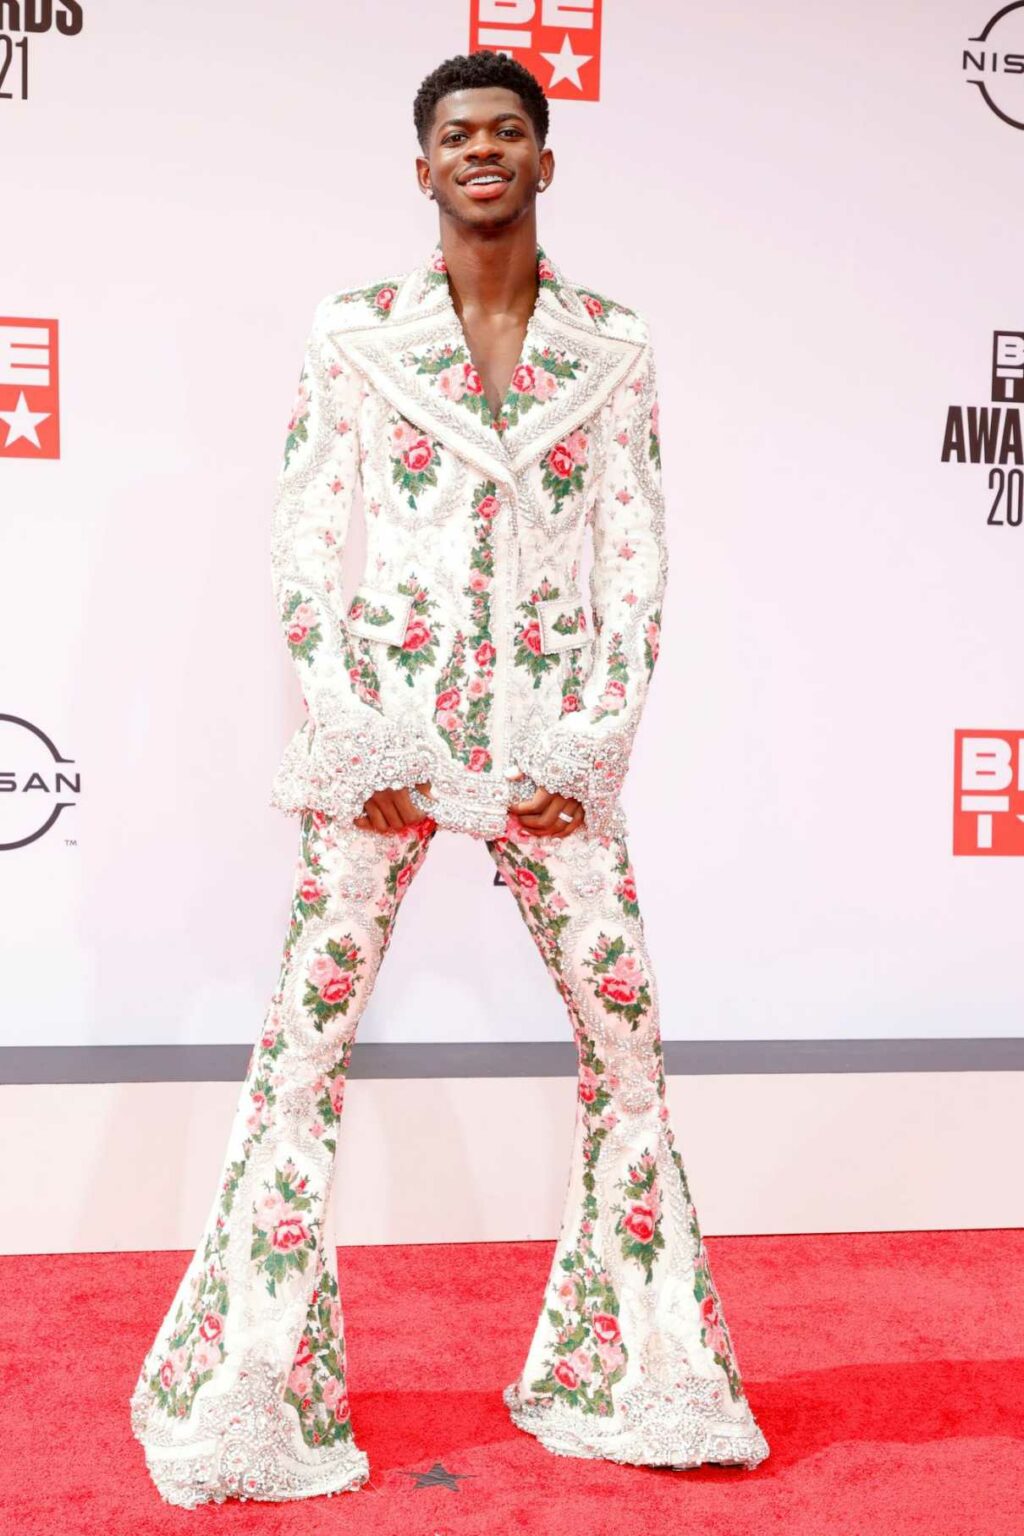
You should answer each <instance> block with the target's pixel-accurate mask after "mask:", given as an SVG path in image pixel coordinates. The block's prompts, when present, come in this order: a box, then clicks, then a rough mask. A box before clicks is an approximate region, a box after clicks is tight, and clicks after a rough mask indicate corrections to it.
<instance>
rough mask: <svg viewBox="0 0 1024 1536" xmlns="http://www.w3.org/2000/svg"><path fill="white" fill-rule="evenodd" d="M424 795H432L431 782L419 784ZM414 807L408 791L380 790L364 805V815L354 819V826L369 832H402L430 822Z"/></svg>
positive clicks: (418, 787) (417, 786)
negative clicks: (421, 823)
mask: <svg viewBox="0 0 1024 1536" xmlns="http://www.w3.org/2000/svg"><path fill="white" fill-rule="evenodd" d="M416 788H417V789H418V790H420V792H421V793H422V794H424V795H429V794H430V780H429V779H427V780H426V782H425V783H423V784H417V785H416ZM428 819H429V818H428V817H425V816H424V814H423V812H422V811H418V810H417V809H416V807H415V806H414V805H413V803H412V800H411V799H410V796H409V791H408V790H407V789H378V790H376V791H375V792H374V793H373V794H372V795H371V796H370V798H369V800H367V801H365V802H364V804H363V814H362V815H361V816H355V817H353V821H352V825H353V826H356V827H364V828H365V829H366V831H368V832H400V831H401V830H402V828H403V827H415V826H417V825H418V824H419V823H420V822H421V821H426V820H428Z"/></svg>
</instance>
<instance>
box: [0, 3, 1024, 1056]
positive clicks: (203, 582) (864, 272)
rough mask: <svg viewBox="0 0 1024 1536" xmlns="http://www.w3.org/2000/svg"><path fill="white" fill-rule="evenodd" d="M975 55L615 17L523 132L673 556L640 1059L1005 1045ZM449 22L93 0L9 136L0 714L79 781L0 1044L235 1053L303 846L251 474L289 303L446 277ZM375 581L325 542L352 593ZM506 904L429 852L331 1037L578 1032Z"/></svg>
mask: <svg viewBox="0 0 1024 1536" xmlns="http://www.w3.org/2000/svg"><path fill="white" fill-rule="evenodd" d="M985 20H986V15H983V14H981V12H979V11H978V9H977V6H969V5H967V4H959V3H952V0H941V3H937V0H931V3H929V4H927V5H926V4H924V3H918V4H914V3H912V0H896V3H893V0H890V3H886V4H885V5H883V4H881V3H880V0H876V3H875V4H868V5H861V6H857V7H847V8H843V7H838V6H829V7H821V6H820V5H815V4H812V3H811V0H794V3H793V4H791V5H789V6H786V7H782V8H779V7H771V8H769V9H768V10H765V9H763V8H761V7H757V6H754V5H752V4H751V5H748V6H746V7H744V8H728V9H726V10H722V9H720V8H715V7H707V6H696V5H693V4H691V3H685V4H682V5H680V4H679V0H647V3H646V4H645V5H644V6H643V7H642V8H640V9H639V10H638V8H637V7H636V6H627V5H625V4H624V3H622V0H606V11H605V17H604V39H603V61H602V85H601V97H602V99H601V101H600V102H599V103H596V104H585V103H572V102H562V101H558V102H553V103H552V122H553V127H552V134H551V138H550V141H549V142H550V143H551V146H552V148H553V149H554V151H555V156H556V162H557V170H556V175H555V180H554V183H553V185H552V187H551V190H550V191H549V192H548V193H547V194H546V195H545V196H544V197H543V198H542V199H541V203H540V213H541V226H540V237H541V240H542V242H543V244H544V245H545V247H546V248H547V250H548V251H549V253H550V254H551V256H552V257H553V258H554V260H555V261H556V262H557V263H558V264H559V265H560V266H561V267H562V269H563V270H564V271H565V272H566V274H567V275H568V276H569V277H570V278H573V279H576V280H579V281H581V282H585V283H587V284H590V285H593V286H594V287H595V288H597V289H598V290H599V291H602V292H605V293H609V294H611V295H612V296H614V297H616V298H618V299H620V300H621V301H622V302H625V303H627V304H631V305H634V306H635V307H637V308H639V309H641V310H642V311H643V312H644V313H646V314H647V316H648V317H649V319H650V321H651V324H652V329H653V336H654V341H655V347H656V352H657V355H658V359H659V379H660V386H661V405H662V422H663V458H664V466H665V469H664V474H665V483H666V491H667V495H668V518H669V540H670V559H671V569H670V576H669V591H668V599H667V604H666V613H665V624H664V634H663V646H662V655H661V660H660V662H659V667H658V671H657V673H656V676H655V681H654V684H653V686H652V691H651V695H650V699H649V702H648V706H647V710H646V714H645V717H644V722H643V726H642V729H641V732H640V737H639V739H638V744H637V748H636V751H635V754H634V759H633V764H632V767H631V771H630V776H629V779H628V781H627V785H626V791H625V797H624V803H625V805H626V809H627V813H628V815H629V820H630V828H631V836H630V844H631V851H632V854H633V860H634V865H635V868H636V872H637V881H638V890H639V899H640V903H641V909H642V910H643V912H644V916H645V923H646V926H647V933H648V937H649V941H650V946H651V950H652V955H653V959H654V963H655V966H656V969H657V972H658V977H659V985H660V991H661V1001H662V1029H663V1033H664V1035H665V1036H666V1038H673V1037H677V1036H687V1037H694V1038H700V1039H715V1038H722V1039H729V1038H751V1037H768V1038H780V1037H788V1038H801V1037H806V1038H821V1037H842V1036H910V1035H922V1036H930V1035H971V1034H979V1035H999V1034H1004V1035H1008V1034H1012V1033H1017V1032H1019V1029H1020V1019H1021V1004H1022V1001H1024V981H1022V975H1021V970H1020V967H1019V965H1017V964H1016V960H1017V956H1018V953H1019V923H1020V918H1019V913H1020V899H1019V885H1020V865H1019V863H1018V862H1016V861H1015V860H1014V859H1013V858H998V857H992V858H972V857H955V856H954V855H953V852H952V840H951V825H952V816H953V732H954V730H955V729H956V728H958V727H963V726H970V727H985V728H995V727H1011V726H1018V725H1024V720H1022V719H1021V717H1020V714H1019V709H1020V702H1021V686H1020V670H1019V668H1020V625H1019V611H1020V592H1021V585H1020V579H1021V567H1022V557H1021V550H1022V540H1024V532H1022V530H1020V529H1016V528H1007V527H1003V528H996V527H990V526H987V524H986V514H987V509H988V504H989V500H990V495H989V492H988V490H987V486H986V478H985V476H986V471H985V470H984V469H983V468H982V467H978V466H963V465H960V466H954V465H950V464H943V463H941V462H940V448H941V443H942V436H943V430H944V426H945V420H946V411H947V408H948V405H949V403H950V402H958V401H967V400H970V401H980V402H984V401H985V400H986V399H988V398H989V394H988V390H989V374H990V366H991V344H992V332H993V331H994V330H996V329H1000V328H1003V329H1006V328H1009V329H1012V328H1014V327H1016V328H1018V329H1020V328H1024V309H1022V304H1024V300H1022V296H1021V284H1020V254H1019V240H1017V239H1016V237H1012V238H1011V226H1012V224H1013V221H1014V220H1015V219H1016V217H1017V215H1016V212H1015V207H1014V203H1013V194H1012V191H1011V189H1013V188H1015V187H1017V186H1019V177H1020V161H1021V154H1022V150H1024V137H1022V135H1021V133H1020V132H1017V131H1015V130H1014V129H1013V128H1011V127H1009V126H1007V125H1006V124H1005V123H1003V122H1002V121H1000V119H999V118H998V117H997V116H996V115H995V114H994V113H993V112H991V111H989V110H987V109H986V107H985V106H984V104H983V103H982V101H981V100H980V98H979V95H978V92H977V91H976V90H974V89H971V88H969V87H968V86H967V85H965V83H964V77H963V74H962V72H961V48H962V46H963V44H964V40H965V39H966V38H967V37H969V36H970V35H971V34H972V33H974V32H976V31H977V30H978V28H979V27H980V25H981V24H982V23H983V22H984V21H985ZM468 35H469V34H468V4H467V3H466V0H434V3H432V4H429V5H416V4H413V3H412V0H404V3H403V0H396V3H393V4H391V5H390V6H388V7H386V8H384V9H383V10H381V9H380V8H377V9H376V10H373V9H371V8H369V7H365V6H362V5H356V4H354V3H348V4H344V3H342V4H339V3H328V0H310V3H308V4H307V5H305V6H303V7H301V8H300V9H298V10H296V9H295V8H282V7H280V6H276V5H271V4H269V3H267V0H258V3H250V4H248V5H247V6H246V7H244V9H242V8H236V7H216V6H210V5H203V4H201V3H200V0H181V3H179V4H176V5H174V6H161V7H159V8H157V7H153V6H142V5H139V4H138V3H135V4H130V3H128V0H94V3H91V4H87V5H86V7H85V25H84V28H83V30H82V32H81V34H80V35H79V36H77V37H74V38H64V37H60V36H57V35H55V34H51V35H48V36H47V37H46V38H45V39H42V40H40V41H39V43H38V46H37V48H36V52H35V54H34V63H33V70H34V74H33V82H32V90H31V95H30V99H29V100H28V101H26V102H19V101H0V153H2V161H3V166H4V225H5V229H6V231H7V233H6V234H5V236H4V239H3V242H2V245H0V314H5V315H8V316H19V315H21V316H50V317H56V318H57V319H58V320H59V323H60V336H61V379H62V392H61V428H62V445H61V457H60V459H59V460H53V461H40V462H33V461H32V460H31V459H22V460H12V459H2V460H0V505H2V517H3V541H4V544H3V566H2V576H0V583H2V590H0V598H2V612H0V639H2V657H3V662H2V678H0V683H2V687H0V711H2V712H6V713H10V714H14V715H19V716H22V717H25V718H27V719H29V720H31V721H33V722H35V723H36V724H38V725H39V726H40V727H41V728H43V729H44V730H46V731H47V732H48V733H49V734H50V735H51V736H52V737H53V738H54V740H55V741H56V743H57V744H58V746H59V747H60V749H61V751H62V752H63V753H64V754H65V755H66V756H68V757H72V758H73V759H74V760H75V764H76V765H77V767H78V769H79V770H80V772H81V775H82V793H81V796H80V798H79V803H78V804H77V805H76V807H75V808H74V809H73V810H69V811H67V812H65V813H64V814H63V816H62V817H61V819H60V821H59V822H58V824H57V825H56V826H55V827H54V828H53V830H52V831H51V832H49V833H48V834H47V835H46V836H45V837H43V838H41V839H39V840H38V841H36V842H34V843H32V844H30V845H29V846H28V847H26V848H21V849H15V850H11V851H8V852H5V853H2V854H0V879H2V881H3V912H2V921H3V936H4V944H5V947H6V949H7V953H6V954H5V956H4V960H3V965H2V973H0V1019H2V1037H0V1038H2V1040H3V1042H4V1043H7V1044H29V1043H46V1044H60V1043H75V1044H80V1043H116V1042H170V1041H231V1040H238V1041H249V1040H251V1039H252V1038H254V1036H255V1034H256V1031H257V1030H258V1028H259V1025H260V1022H261V1019H262V1014H263V1010H264V1007H265V1004H266V1001H267V998H268V996H269V993H270V990H271V988H272V986H273V984H274V980H275V977H276V973H277V968H278V964H279V957H280V949H281V945H282V942H283V938H284V931H285V925H286V922H287V911H288V900H289V894H290V883H291V875H292V863H293V860H294V858H295V855H296V852H297V839H298V824H297V822H295V821H293V820H289V819H287V818H285V817H284V816H282V815H281V814H280V813H279V812H277V811H275V810H273V809H271V808H270V806H269V803H268V796H269V787H270V780H271V777H272V773H273V770H274V768H275V766H276V763H277V761H278V757H279V754H280V752H281V750H282V748H283V745H284V743H285V741H286V739H287V736H288V734H289V732H290V731H291V730H292V729H293V728H294V726H295V725H296V724H297V723H298V722H299V720H300V719H301V698H300V693H299V688H298V682H297V679H296V678H295V676H294V674H293V671H292V667H291V663H290V661H289V659H288V656H287V654H286V648H285V646H284V642H283V638H282V636H281V633H280V630H279V628H278V622H277V616H276V613H275V610H274V606H273V602H272V598H271V590H270V570H269V518H270V506H271V500H272V494H273V480H274V476H275V473H276V470H277V466H278V463H279V461H280V456H281V453H282V450H283V443H284V436H285V428H286V422H287V418H288V414H289V410H290V406H291V402H292V398H293V394H294V387H295V381H296V379H297V376H298V371H299V367H300V364H301V355H302V348H303V343H304V340H305V336H306V333H307V329H308V325H309V321H310V318H311V316H312V312H313V308H314V305H315V304H316V302H317V300H318V299H319V298H320V297H321V296H322V295H323V294H325V293H327V292H329V291H331V290H333V289H337V288H342V287H348V286H351V285H355V284H361V283H369V282H370V281H372V280H376V279H380V278H383V277H386V276H389V275H391V274H393V273H396V272H401V271H403V270H405V269H407V268H408V267H409V266H410V265H412V264H414V263H415V262H417V261H418V260H420V259H421V257H422V256H423V255H425V254H426V252H427V251H428V250H429V249H430V247H431V246H432V244H433V241H434V238H435V232H436V225H435V223H434V220H435V218H436V213H435V211H434V209H433V207H432V205H430V204H428V203H426V202H425V201H424V200H423V199H422V198H421V197H420V196H419V195H418V193H417V192H416V190H415V186H414V174H413V161H414V157H415V155H416V153H417V146H416V143H415V139H414V135H413V130H412V121H411V103H412V97H413V95H414V93H415V90H416V87H417V85H418V83H419V80H420V78H421V77H422V76H423V75H424V74H425V73H427V72H428V70H430V69H431V68H432V67H433V66H434V65H435V64H436V63H438V62H439V61H440V60H441V59H442V58H444V57H446V56H448V55H450V54H453V53H457V52H462V51H464V50H465V48H466V46H467V41H468ZM360 557H361V535H360V532H359V530H358V529H357V530H356V533H355V536H354V538H353V540H352V544H351V547H350V549H349V551H348V552H347V555H346V586H347V589H348V590H349V591H351V590H352V588H353V587H354V584H355V580H356V578H357V576H358V574H359V561H360ZM11 729H12V728H9V727H5V728H0V769H3V768H5V767H9V766H10V761H9V760H10V759H11V757H12V756H13V754H14V751H15V746H14V743H13V740H12V739H11V738H10V736H9V734H8V733H9V732H10V730H11ZM12 805H13V801H12V798H11V797H9V796H5V797H3V803H2V805H0V811H2V813H3V814H4V815H6V816H8V817H9V818H10V817H11V816H12V815H13V814H14V812H13V810H12ZM492 879H493V866H492V864H491V861H490V859H489V858H488V856H487V853H486V850H485V849H484V848H483V846H482V845H481V844H479V843H476V842H475V841H473V840H471V839H469V838H463V837H459V836H457V835H453V834H440V835H439V836H438V838H437V840H436V841H435V844H434V847H433V848H432V850H431V854H430V859H429V866H428V868H427V869H426V870H425V871H424V873H423V875H422V876H421V877H420V881H419V882H417V884H416V886H415V887H414V889H413V890H412V891H411V892H410V895H409V898H408V900H407V902H406V903H405V905H404V906H403V910H402V913H401V915H400V918H399V923H398V928H397V930H396V934H395V940H394V944H393V945H392V948H391V950H390V951H389V955H388V957H387V960H386V962H385V965H384V968H383V970H382V972H381V976H380V979H379V981H378V984H377V988H376V991H375V993H374V995H373V998H372V999H371V1001H370V1004H369V1006H368V1008H367V1012H366V1014H365V1016H364V1018H363V1020H362V1022H361V1025H360V1036H359V1038H360V1039H363V1040H414V1039H417V1040H418V1039H426V1040H453V1039H462V1038H465V1039H474V1040H519V1039H522V1040H531V1039H533V1040H540V1039H563V1038H565V1039H568V1038H569V1030H568V1023H567V1020H566V1018H565V1014H564V1008H563V1005H562V1003H561V1001H560V999H559V998H558V997H557V994H556V993H555V991H554V989H553V988H552V987H551V984H550V981H549V979H548V977H547V974H546V972H545V971H544V968H543V966H542V964H541V962H540V960H539V957H538V956H537V955H536V952H535V950H534V948H533V944H532V941H531V940H530V939H529V937H528V935H527V933H526V931H525V928H524V927H523V925H522V923H521V920H520V919H519V917H518V914H517V913H516V911H515V909H514V905H513V903H512V900H511V897H510V895H509V893H508V892H507V891H505V890H503V889H501V888H500V887H499V888H492ZM510 979H514V985H513V984H510Z"/></svg>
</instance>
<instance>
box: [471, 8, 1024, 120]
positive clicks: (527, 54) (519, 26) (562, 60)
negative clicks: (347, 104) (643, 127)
mask: <svg viewBox="0 0 1024 1536" xmlns="http://www.w3.org/2000/svg"><path fill="white" fill-rule="evenodd" d="M1022 4H1024V0H1022ZM602 8H603V0H470V6H469V49H468V51H469V52H470V53H476V52H478V51H479V50H480V49H489V50H491V51H492V52H495V53H503V54H506V55H508V56H510V57H511V58H514V59H515V60H516V61H517V62H518V63H519V64H522V65H524V66H525V67H526V68H527V69H528V70H529V71H530V73H531V74H532V75H533V76H534V77H535V78H536V79H537V80H539V81H540V84H541V85H542V87H543V88H544V91H545V93H546V94H547V95H548V96H550V97H551V98H552V99H553V100H556V101H598V100H600V95H601V12H602Z"/></svg>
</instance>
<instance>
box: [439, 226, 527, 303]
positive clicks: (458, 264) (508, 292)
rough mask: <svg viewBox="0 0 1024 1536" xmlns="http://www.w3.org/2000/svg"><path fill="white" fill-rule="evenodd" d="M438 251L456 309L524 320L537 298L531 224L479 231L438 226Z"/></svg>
mask: <svg viewBox="0 0 1024 1536" xmlns="http://www.w3.org/2000/svg"><path fill="white" fill-rule="evenodd" d="M441 253H442V255H443V256H444V264H445V266H446V267H447V269H448V281H449V284H450V286H451V289H452V303H453V305H454V306H455V310H456V313H457V314H458V315H460V316H461V315H462V314H463V313H465V312H468V314H469V315H470V316H473V315H488V316H489V315H494V316H498V315H508V316H515V317H517V318H519V319H521V320H526V319H528V318H529V316H530V313H531V311H532V310H533V306H534V304H535V302H536V299H537V287H538V283H537V223H536V219H524V220H523V221H522V223H521V224H516V225H514V226H513V227H511V228H510V229H503V230H499V231H497V232H495V233H487V234H481V233H477V232H475V231H473V230H467V229H466V228H465V226H460V225H457V224H451V223H448V222H447V221H445V220H442V224H441Z"/></svg>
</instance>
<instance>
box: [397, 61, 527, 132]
mask: <svg viewBox="0 0 1024 1536" xmlns="http://www.w3.org/2000/svg"><path fill="white" fill-rule="evenodd" d="M487 85H501V86H505V87H506V89H507V90H510V91H515V92H516V94H517V95H518V96H519V97H520V99H521V100H522V103H523V106H524V107H525V108H526V113H527V116H528V117H529V119H530V121H531V122H532V123H533V129H534V132H535V133H536V135H537V143H538V144H539V145H540V146H541V148H542V149H543V147H544V143H545V140H546V139H547V136H548V126H549V124H548V99H547V97H546V96H545V95H544V92H543V91H542V90H541V87H540V83H539V81H538V80H537V79H536V78H535V77H534V76H533V75H531V73H530V71H529V70H528V69H527V68H526V67H525V65H523V64H520V63H518V62H517V60H515V59H510V58H509V57H508V56H507V55H506V54H504V53H491V52H490V51H489V50H481V51H480V52H479V53H457V54H456V55H455V56H454V58H451V59H445V61H444V63H443V64H439V65H438V66H437V68H436V69H434V70H431V72H430V74H429V75H428V76H427V77H426V79H425V80H423V81H422V82H421V84H420V88H419V90H418V91H417V92H416V99H415V101H414V102H413V106H412V116H413V122H414V123H415V125H416V137H417V138H418V139H419V141H420V148H421V149H424V150H425V149H426V147H427V140H428V138H429V136H430V129H431V126H432V124H433V121H434V108H435V107H436V106H437V103H438V102H439V101H440V100H441V97H442V96H450V95H451V93H452V91H472V90H475V89H478V88H479V87H480V86H487Z"/></svg>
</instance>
